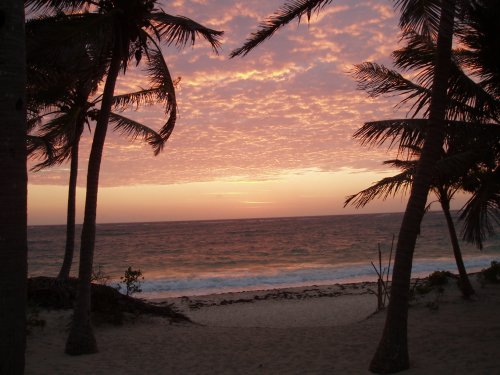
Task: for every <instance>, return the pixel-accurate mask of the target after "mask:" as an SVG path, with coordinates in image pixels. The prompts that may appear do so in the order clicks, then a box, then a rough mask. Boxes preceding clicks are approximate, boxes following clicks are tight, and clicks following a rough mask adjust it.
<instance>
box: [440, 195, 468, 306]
mask: <svg viewBox="0 0 500 375" xmlns="http://www.w3.org/2000/svg"><path fill="white" fill-rule="evenodd" d="M439 195H441V199H440V200H439V201H440V202H441V208H442V209H443V213H444V217H445V218H446V224H447V225H448V232H449V234H450V241H451V246H452V248H453V255H454V256H455V262H456V264H457V269H458V275H459V277H460V278H459V286H460V290H461V292H462V295H463V296H464V298H469V297H470V296H472V295H473V294H474V293H475V292H474V288H472V285H471V283H470V280H469V276H468V275H467V270H466V269H465V265H464V261H463V259H462V252H461V251H460V244H459V243H458V237H457V231H456V230H455V224H454V223H453V219H452V218H451V214H450V201H449V200H448V199H447V196H446V192H445V191H444V190H441V191H440V193H439Z"/></svg>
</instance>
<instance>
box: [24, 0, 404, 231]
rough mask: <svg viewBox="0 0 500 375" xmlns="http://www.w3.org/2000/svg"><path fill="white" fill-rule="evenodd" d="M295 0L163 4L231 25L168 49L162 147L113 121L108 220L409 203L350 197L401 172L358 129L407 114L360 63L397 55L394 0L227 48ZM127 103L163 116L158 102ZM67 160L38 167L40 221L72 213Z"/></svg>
mask: <svg viewBox="0 0 500 375" xmlns="http://www.w3.org/2000/svg"><path fill="white" fill-rule="evenodd" d="M283 3H284V0H267V1H262V0H173V1H166V0H164V1H163V2H162V4H163V9H164V11H165V12H167V13H170V14H174V15H184V16H187V17H189V18H192V19H194V20H196V21H198V22H200V23H201V24H203V25H205V26H207V27H211V28H213V29H217V30H223V31H224V32H225V34H224V37H223V39H222V46H223V49H222V50H221V52H220V54H219V55H215V54H214V53H213V52H212V51H211V49H210V47H209V46H208V43H206V42H204V41H203V40H201V39H200V40H198V42H197V43H196V45H195V46H194V47H191V46H187V47H186V48H184V49H183V50H180V51H179V50H177V49H176V48H175V47H168V48H167V47H164V48H163V51H164V56H165V59H166V61H167V63H168V64H169V68H170V72H171V74H172V76H173V77H181V82H180V86H179V88H178V91H177V96H178V106H179V114H180V115H179V118H178V121H177V125H176V128H175V130H174V133H173V135H172V137H171V138H170V140H169V141H168V144H167V147H166V148H165V150H164V151H163V152H162V153H161V154H160V155H159V156H157V157H154V155H153V153H152V151H151V150H150V149H148V147H147V146H145V145H142V144H140V142H138V141H136V142H130V141H129V140H127V139H123V138H120V137H118V136H117V135H115V134H113V133H112V132H109V133H108V138H107V143H106V147H105V150H104V157H103V158H104V159H103V164H102V168H101V178H100V186H101V188H100V192H99V205H98V216H97V221H98V222H100V223H104V222H131V221H162V220H191V219H224V218H247V217H276V216H303V215H304V216H305V215H332V214H349V213H368V212H394V211H402V210H404V204H405V202H406V201H405V200H404V199H402V198H401V197H399V198H396V199H390V200H388V201H386V202H381V201H379V202H374V203H372V204H370V205H368V206H367V207H366V208H364V209H362V210H356V209H355V208H352V207H348V208H343V201H344V198H345V196H346V195H349V194H352V193H355V192H357V191H359V190H361V189H363V188H365V187H368V186H369V185H370V184H371V183H373V182H375V181H377V180H379V179H381V178H383V177H385V176H388V175H389V174H390V173H394V171H389V170H387V168H386V167H384V166H382V165H381V162H382V161H383V160H386V159H388V158H392V157H394V156H395V155H394V153H392V152H389V153H387V150H386V149H383V148H381V149H369V148H367V147H363V146H361V145H360V144H359V143H358V142H357V141H355V140H353V139H352V134H353V133H354V131H355V130H356V129H358V128H359V127H360V126H361V125H362V124H363V122H365V121H370V120H380V119H389V118H398V117H403V116H405V114H406V110H405V109H404V108H402V109H396V108H395V107H394V106H395V104H396V103H397V101H398V100H397V98H380V99H376V100H374V99H371V98H369V97H368V96H367V95H366V93H364V92H362V91H358V90H356V83H355V82H354V80H353V79H352V78H351V77H350V76H349V74H348V71H349V70H350V69H351V68H352V65H353V64H356V63H360V62H363V61H376V62H379V63H384V64H388V65H390V61H391V60H390V53H391V52H392V51H393V50H394V49H395V48H396V47H397V43H398V28H397V16H396V14H395V13H394V10H393V7H392V5H393V2H392V1H388V0H368V1H349V0H338V1H337V0H336V1H333V2H332V4H331V5H329V6H327V7H326V8H325V9H324V10H323V11H322V12H321V13H320V14H319V15H316V14H315V15H313V17H312V20H311V23H310V24H307V22H305V20H303V22H302V23H301V24H300V25H299V26H298V25H297V23H296V22H294V23H292V24H290V25H288V26H287V27H285V28H284V29H282V30H280V31H279V32H278V33H277V34H276V35H275V36H274V37H273V38H272V39H270V40H268V41H267V42H265V43H264V44H262V45H260V46H259V47H257V48H256V49H255V50H254V51H252V52H251V53H250V54H249V55H247V56H246V57H244V58H240V57H238V58H234V59H229V58H228V55H229V53H230V52H231V51H232V50H233V49H234V48H236V47H239V46H241V44H242V43H243V42H244V41H245V39H246V38H247V37H248V36H249V34H250V33H251V32H252V31H255V30H256V28H257V25H258V23H259V22H260V21H262V20H263V19H264V18H265V17H267V16H269V15H271V14H272V13H273V12H274V11H275V10H276V9H278V8H279V7H280V6H281V5H282V4H283ZM144 77H145V76H144V75H143V74H142V73H140V72H138V71H130V72H127V75H126V76H125V77H123V76H121V77H120V82H119V85H118V91H119V92H126V91H129V92H130V91H135V90H138V89H139V88H140V87H146V86H147V85H148V83H147V79H146V78H144ZM125 115H127V116H130V117H132V118H134V119H137V120H139V121H141V122H143V123H145V124H147V125H149V126H152V127H155V128H159V127H160V126H161V125H162V122H163V121H165V118H164V116H163V113H162V109H161V108H159V107H147V108H143V109H141V110H139V111H136V112H134V111H131V112H127V113H125ZM90 142H91V135H90V134H89V132H88V131H86V132H85V133H84V137H83V140H82V152H81V158H80V170H79V173H80V174H79V186H80V188H79V190H78V208H77V212H78V218H77V222H81V221H82V214H83V204H84V189H83V187H84V186H85V179H86V171H87V166H86V160H87V159H88V150H89V146H90ZM68 173H69V164H66V165H62V166H60V167H57V168H53V169H50V170H44V171H41V172H38V173H30V174H29V179H30V184H29V223H30V224H57V223H64V222H65V209H66V208H65V207H66V199H67V198H66V196H67V187H66V185H67V180H68Z"/></svg>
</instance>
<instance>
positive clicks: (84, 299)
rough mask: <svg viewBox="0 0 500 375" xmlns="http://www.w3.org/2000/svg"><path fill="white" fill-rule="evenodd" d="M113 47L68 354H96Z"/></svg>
mask: <svg viewBox="0 0 500 375" xmlns="http://www.w3.org/2000/svg"><path fill="white" fill-rule="evenodd" d="M118 51H119V50H118V49H117V48H115V50H114V51H113V57H112V59H111V64H110V67H109V70H108V76H107V78H106V84H105V85H104V92H103V98H102V104H101V110H100V112H99V117H98V119H97V124H96V128H95V133H94V140H93V141H92V148H91V151H90V157H89V166H88V171H87V192H86V198H85V213H84V219H83V228H82V237H81V238H82V239H81V245H80V267H79V270H78V279H79V282H78V292H77V298H76V303H75V309H74V314H73V322H72V325H71V330H70V333H69V336H68V340H67V341H66V350H65V351H66V353H67V354H71V355H80V354H90V353H95V352H97V342H96V340H95V336H94V333H93V330H92V326H91V323H90V311H91V305H90V304H91V302H90V298H91V281H90V280H91V276H92V263H93V259H94V245H95V229H96V214H97V193H98V189H99V171H100V168H101V159H102V151H103V148H104V141H105V140H106V132H107V129H108V120H109V114H110V112H111V106H112V100H113V94H114V90H115V84H116V79H117V77H118V73H119V72H120V64H121V58H120V54H119V52H118Z"/></svg>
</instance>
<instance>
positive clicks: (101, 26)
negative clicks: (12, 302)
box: [26, 0, 222, 355]
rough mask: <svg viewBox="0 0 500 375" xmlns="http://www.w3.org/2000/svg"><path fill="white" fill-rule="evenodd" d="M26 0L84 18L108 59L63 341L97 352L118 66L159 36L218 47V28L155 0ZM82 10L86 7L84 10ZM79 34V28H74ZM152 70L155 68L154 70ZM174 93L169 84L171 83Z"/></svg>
mask: <svg viewBox="0 0 500 375" xmlns="http://www.w3.org/2000/svg"><path fill="white" fill-rule="evenodd" d="M26 4H27V5H28V6H31V7H33V9H35V10H41V9H44V10H46V9H52V10H62V11H65V10H66V11H70V12H72V14H71V15H70V16H69V18H70V19H71V18H76V19H77V20H78V21H79V22H80V21H82V20H83V21H88V23H85V26H86V27H87V28H86V29H85V30H87V31H88V32H96V31H99V38H98V39H96V41H98V42H99V43H101V46H102V48H101V51H103V52H104V53H105V54H106V57H107V59H108V61H109V66H108V69H107V75H106V81H105V84H104V89H103V94H102V95H103V97H102V103H101V109H100V111H99V115H98V118H97V123H96V127H95V132H94V139H93V142H92V147H91V152H90V158H89V165H88V172H87V190H86V200H85V212H84V221H83V228H82V240H81V248H80V267H79V273H78V275H79V287H78V296H77V300H76V304H75V311H74V317H73V323H72V326H71V330H70V333H69V337H68V340H67V343H66V353H68V354H74V355H76V354H85V353H93V352H96V351H97V344H96V340H95V337H94V334H93V331H92V327H91V324H90V279H91V274H92V262H93V255H94V244H95V227H96V214H97V193H98V183H99V171H100V165H101V159H102V151H103V147H104V141H105V138H106V133H107V127H108V122H109V118H110V113H111V107H112V105H113V98H114V89H115V85H116V81H117V78H118V75H119V73H120V70H123V72H124V73H125V72H126V69H127V66H128V64H129V62H130V61H131V60H132V59H134V58H135V59H136V61H138V60H140V59H141V57H142V55H143V54H146V55H148V54H151V55H152V57H153V58H155V57H157V56H156V55H155V54H154V53H153V51H152V50H151V46H153V47H155V46H158V43H160V42H161V41H162V40H163V41H165V42H166V43H167V44H174V45H177V46H178V47H182V46H184V45H186V44H187V43H189V42H191V43H194V42H195V40H196V37H197V36H202V37H203V38H205V39H206V40H207V41H208V42H209V43H210V44H211V46H212V47H213V49H214V51H217V48H218V47H219V41H218V37H219V36H220V35H221V34H222V33H221V32H219V31H215V30H211V29H209V28H206V27H204V26H202V25H200V24H198V23H196V22H194V21H192V20H190V19H188V18H185V17H180V16H172V15H169V14H167V13H165V12H164V11H163V10H161V9H158V8H156V5H157V0H130V1H118V0H101V1H98V2H97V3H96V2H94V1H91V0H27V1H26ZM87 10H88V11H89V12H87ZM79 33H81V30H79ZM153 73H154V72H153ZM170 86H171V87H170V88H171V90H170V92H173V91H174V90H173V86H172V85H170ZM171 99H172V98H169V102H168V103H169V105H167V107H166V108H167V113H168V114H169V118H168V120H167V123H166V124H165V125H164V126H163V127H162V129H161V130H160V132H159V133H160V135H161V136H162V138H163V139H164V140H167V139H168V138H169V136H170V134H171V133H172V131H173V128H174V125H175V121H176V117H177V116H176V114H177V112H176V107H175V106H174V105H173V103H172V101H171Z"/></svg>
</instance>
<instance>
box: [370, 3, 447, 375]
mask: <svg viewBox="0 0 500 375" xmlns="http://www.w3.org/2000/svg"><path fill="white" fill-rule="evenodd" d="M454 12H455V0H445V1H443V3H442V9H441V19H440V24H439V34H438V41H437V53H436V64H435V71H434V79H433V85H432V98H431V104H430V112H429V113H430V114H429V126H428V131H427V135H426V138H425V143H424V147H423V150H422V154H421V156H420V159H419V162H418V165H417V172H416V175H415V180H414V182H413V184H412V189H411V194H410V198H409V200H408V204H407V206H406V211H405V214H404V216H403V222H402V224H401V228H400V231H399V236H398V244H397V247H396V255H395V258H394V268H393V274H392V286H391V298H390V302H389V307H388V309H387V317H386V322H385V326H384V331H383V334H382V338H381V340H380V343H379V345H378V348H377V351H376V352H375V355H374V357H373V359H372V361H371V363H370V370H371V371H372V372H375V373H384V374H388V373H394V372H398V371H402V370H405V369H407V368H408V367H409V355H408V337H407V334H408V301H409V289H410V278H411V269H412V262H413V252H414V250H415V243H416V240H417V235H418V233H419V230H420V223H421V221H422V217H423V215H424V211H425V204H426V201H427V195H428V193H429V187H430V184H431V181H432V177H433V176H432V175H433V168H434V165H435V163H436V161H437V160H438V158H439V155H440V151H441V148H442V145H443V140H444V119H445V108H446V99H447V97H446V92H447V86H448V76H449V70H450V61H451V60H450V59H451V44H452V38H453V24H454Z"/></svg>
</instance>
